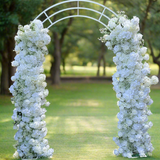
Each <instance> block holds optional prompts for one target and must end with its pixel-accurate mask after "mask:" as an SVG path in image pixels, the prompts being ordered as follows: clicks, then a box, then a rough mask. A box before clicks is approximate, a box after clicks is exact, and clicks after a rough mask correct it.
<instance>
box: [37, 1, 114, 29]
mask: <svg viewBox="0 0 160 160" xmlns="http://www.w3.org/2000/svg"><path fill="white" fill-rule="evenodd" d="M69 2H77V7H71V8H65V9H62V10H59V11H57V12H55V13H53V14H51V15H47V13H46V12H47V11H48V10H50V9H52V8H54V7H56V6H59V5H61V4H64V3H69ZM80 2H89V3H93V4H97V5H99V6H101V7H103V10H102V12H99V11H97V10H95V9H91V8H86V7H80ZM75 9H76V10H77V14H76V15H70V16H66V17H64V18H61V19H59V20H56V21H55V22H52V20H51V19H50V18H51V17H53V16H55V15H56V14H58V13H61V12H64V11H68V10H75ZM82 9H83V10H89V11H93V12H95V13H98V14H99V18H98V19H96V18H94V17H90V16H87V15H80V14H79V10H82ZM105 10H108V11H110V12H111V13H113V14H114V15H115V16H117V14H116V13H115V12H113V11H112V10H111V9H109V8H108V7H106V6H104V5H102V4H100V3H97V2H94V1H91V0H66V1H63V2H59V3H57V4H54V5H52V6H50V7H48V8H47V9H45V10H44V11H43V12H41V13H40V14H39V15H38V16H37V17H36V18H35V19H38V18H39V17H40V16H41V15H43V14H44V15H45V16H46V19H45V20H44V21H43V23H44V22H46V21H47V20H48V21H49V22H50V25H49V26H48V27H47V28H48V29H49V28H50V27H51V26H53V25H54V24H56V23H58V22H60V21H62V20H64V19H68V18H71V17H84V18H89V19H92V20H94V21H97V22H99V23H100V24H102V25H103V26H104V27H107V24H104V23H103V22H102V21H101V18H102V16H103V17H105V18H106V19H107V20H110V18H109V17H108V16H106V15H105V14H104V12H105ZM107 28H108V27H107Z"/></svg>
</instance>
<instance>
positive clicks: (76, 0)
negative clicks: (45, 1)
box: [35, 0, 118, 19]
mask: <svg viewBox="0 0 160 160" xmlns="http://www.w3.org/2000/svg"><path fill="white" fill-rule="evenodd" d="M69 2H89V3H93V4H97V5H99V6H101V7H103V8H105V9H107V10H108V11H110V12H112V13H113V14H114V15H115V16H118V15H117V14H116V13H115V12H114V11H112V10H111V9H109V8H108V7H106V6H104V5H102V4H100V3H98V2H94V1H90V0H68V1H63V2H59V3H57V4H54V5H52V6H50V7H48V8H47V9H45V10H44V11H43V12H41V13H40V14H39V15H38V16H37V17H36V18H35V19H37V18H39V17H40V16H41V15H42V14H43V13H44V12H47V11H48V10H50V9H52V8H54V7H56V6H58V5H61V4H64V3H69Z"/></svg>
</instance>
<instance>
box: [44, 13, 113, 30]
mask: <svg viewBox="0 0 160 160" xmlns="http://www.w3.org/2000/svg"><path fill="white" fill-rule="evenodd" d="M73 17H83V18H89V19H92V20H94V21H97V22H99V23H101V24H102V25H103V26H104V27H106V28H108V26H107V25H106V24H104V23H103V22H101V21H99V20H97V19H95V18H93V17H90V16H85V15H72V16H67V17H64V18H61V19H59V20H57V21H55V22H53V23H52V24H51V25H50V26H48V27H47V28H48V29H49V28H50V27H51V26H53V25H54V24H56V23H58V22H60V21H62V20H65V19H68V18H73ZM108 29H109V28H108ZM109 30H110V29H109Z"/></svg>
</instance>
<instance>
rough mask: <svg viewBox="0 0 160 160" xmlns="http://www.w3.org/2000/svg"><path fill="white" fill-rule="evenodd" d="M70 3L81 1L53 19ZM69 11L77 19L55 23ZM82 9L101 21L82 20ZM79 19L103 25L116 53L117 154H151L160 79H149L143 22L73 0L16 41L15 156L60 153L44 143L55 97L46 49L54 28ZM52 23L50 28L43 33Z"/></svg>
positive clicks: (21, 32)
mask: <svg viewBox="0 0 160 160" xmlns="http://www.w3.org/2000/svg"><path fill="white" fill-rule="evenodd" d="M70 2H76V6H75V7H71V8H65V9H62V10H59V11H57V12H55V13H53V14H51V15H48V11H50V10H52V9H54V8H55V7H57V6H60V5H63V4H65V3H70ZM81 2H85V3H92V4H96V5H98V6H100V7H102V11H101V12H100V11H98V10H95V9H91V8H87V7H82V6H81ZM69 10H77V14H76V15H69V16H66V17H63V18H60V19H58V20H55V21H52V19H53V17H54V16H56V15H57V14H59V13H62V12H65V11H69ZM80 10H89V11H92V12H95V13H98V15H99V17H98V18H95V17H91V16H88V15H81V14H80ZM106 10H107V11H108V12H109V13H111V14H112V15H113V16H114V17H113V18H110V17H109V16H107V15H106V14H104V13H105V11H106ZM41 16H45V17H46V18H45V19H44V20H43V21H42V22H41V21H40V20H38V19H39V18H40V17H41ZM73 17H83V18H89V19H92V20H94V21H96V22H99V23H100V24H102V25H103V26H104V27H105V28H104V29H102V30H101V32H102V34H104V36H103V37H101V38H100V40H101V41H102V42H105V45H106V46H107V47H108V49H110V50H112V51H113V52H114V54H115V57H114V58H113V61H114V63H115V64H116V66H117V72H116V73H115V74H114V75H113V77H112V79H113V86H114V87H113V88H114V90H115V91H116V96H117V98H118V99H119V101H118V103H117V105H118V106H119V109H120V112H119V113H118V114H117V117H118V119H119V122H118V129H119V132H118V137H117V138H114V139H113V140H114V141H115V142H116V144H117V145H118V146H119V148H118V149H116V150H114V154H115V155H119V154H121V155H122V156H123V157H128V158H133V157H134V156H136V155H138V156H140V157H146V156H148V155H151V153H152V151H153V146H152V143H151V137H150V136H149V134H148V132H147V130H148V129H149V128H151V127H152V123H151V122H148V116H149V115H151V111H150V110H149V109H148V107H147V105H151V104H152V103H153V101H152V99H151V98H150V96H149V92H150V86H151V85H152V84H156V83H158V79H157V77H155V76H152V77H151V78H149V77H148V74H149V73H150V69H149V65H148V63H147V62H146V61H147V60H148V59H149V55H147V54H146V51H147V48H146V47H144V46H143V39H142V35H141V34H140V33H138V32H139V19H138V18H137V17H133V18H132V19H131V20H129V19H128V18H127V17H126V16H125V15H123V14H118V15H117V14H116V13H115V12H113V11H112V10H110V9H109V8H107V7H106V6H104V5H102V4H100V3H97V2H94V1H90V0H67V1H63V2H60V3H57V4H55V5H53V6H51V7H49V8H47V9H45V10H44V11H43V12H41V13H40V14H39V15H38V16H37V17H36V18H35V20H34V21H32V22H31V23H30V24H29V25H25V26H21V25H20V26H19V28H18V32H17V35H16V36H15V41H16V46H15V51H16V54H17V55H16V56H15V60H14V61H13V62H12V66H14V67H17V72H16V73H15V75H14V76H12V77H11V79H12V81H14V83H13V85H12V86H11V87H10V88H9V89H10V92H11V93H12V95H13V96H14V97H13V98H12V102H13V103H14V104H15V109H14V111H13V116H12V119H13V120H14V122H15V123H14V129H16V130H18V131H17V133H16V135H15V140H16V141H17V144H16V145H15V148H16V149H17V151H16V152H15V154H14V157H15V158H19V157H20V158H22V159H33V158H43V157H52V155H53V152H54V150H53V149H51V148H50V147H49V145H48V141H47V139H45V138H44V137H45V136H46V134H47V128H46V123H45V121H44V118H45V112H46V110H45V109H44V108H42V107H41V106H43V105H46V106H49V104H50V103H49V102H47V100H46V99H45V97H46V96H47V95H48V93H49V92H48V90H47V89H45V87H46V86H47V83H46V82H45V79H46V76H45V75H44V74H43V71H44V69H43V67H42V64H43V62H44V60H45V57H44V56H45V55H46V54H48V50H47V47H46V45H47V44H49V43H50V40H51V39H50V36H49V35H48V29H49V28H50V27H51V26H53V25H55V24H56V23H58V22H60V21H62V20H65V19H68V18H73ZM102 17H104V18H105V19H106V20H105V22H102ZM47 21H48V22H49V25H47V28H43V24H44V23H45V22H47Z"/></svg>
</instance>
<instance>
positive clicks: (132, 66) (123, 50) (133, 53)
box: [100, 15, 158, 158]
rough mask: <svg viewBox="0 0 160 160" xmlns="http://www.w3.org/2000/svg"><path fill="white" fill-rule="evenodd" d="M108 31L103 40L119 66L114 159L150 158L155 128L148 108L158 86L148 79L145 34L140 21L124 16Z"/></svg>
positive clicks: (116, 85)
mask: <svg viewBox="0 0 160 160" xmlns="http://www.w3.org/2000/svg"><path fill="white" fill-rule="evenodd" d="M108 27H109V30H111V31H108V30H107V29H102V30H101V32H102V33H104V36H103V37H101V38H100V40H101V41H102V42H105V44H106V46H107V47H108V49H110V50H113V52H114V54H116V56H115V57H114V58H113V61H114V63H115V64H116V65H117V72H116V73H115V74H114V75H113V77H112V79H113V85H114V87H113V88H114V90H115V91H116V96H117V98H118V99H119V101H118V103H117V105H118V106H119V109H120V112H119V113H118V114H117V117H118V119H119V122H118V129H119V130H120V131H119V132H118V137H117V138H115V137H114V138H113V140H114V141H115V143H116V144H117V145H118V146H119V149H118V150H117V149H115V150H114V154H115V155H120V154H121V155H122V156H123V157H128V158H132V157H134V156H136V155H137V156H140V157H146V156H147V155H151V153H152V151H153V149H154V148H153V146H152V144H151V137H150V135H149V134H148V133H147V130H148V129H149V128H151V127H152V122H148V116H149V115H151V114H152V113H151V111H150V110H149V109H148V107H147V105H151V104H152V103H153V101H152V99H151V98H150V96H149V92H150V86H151V85H152V84H157V83H158V78H157V77H156V76H152V77H151V78H149V77H148V76H147V75H148V74H149V73H150V68H149V65H148V63H147V62H145V61H146V60H148V59H149V55H148V54H146V51H147V48H146V47H143V39H142V34H140V33H138V31H139V19H138V18H137V17H133V19H131V20H129V19H127V18H126V16H125V15H120V16H119V17H118V18H112V19H111V20H110V21H109V23H108Z"/></svg>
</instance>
